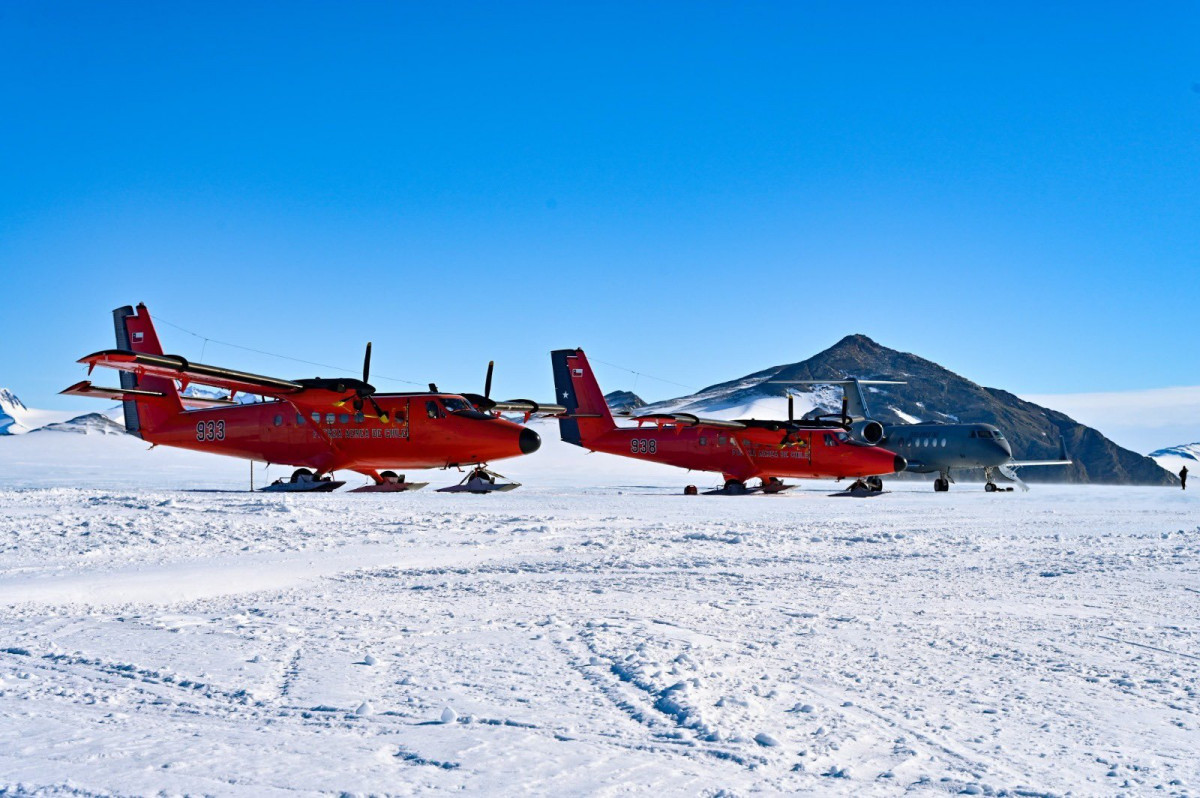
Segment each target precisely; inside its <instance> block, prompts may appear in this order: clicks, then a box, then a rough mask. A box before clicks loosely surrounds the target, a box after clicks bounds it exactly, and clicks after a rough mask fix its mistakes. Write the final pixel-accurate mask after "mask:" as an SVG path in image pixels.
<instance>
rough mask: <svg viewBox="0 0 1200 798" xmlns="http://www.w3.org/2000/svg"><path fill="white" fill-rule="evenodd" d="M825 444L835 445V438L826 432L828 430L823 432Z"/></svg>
mask: <svg viewBox="0 0 1200 798" xmlns="http://www.w3.org/2000/svg"><path fill="white" fill-rule="evenodd" d="M825 445H826V446H837V440H836V439H835V438H834V437H833V435H832V434H831V433H828V432H826V433H825Z"/></svg>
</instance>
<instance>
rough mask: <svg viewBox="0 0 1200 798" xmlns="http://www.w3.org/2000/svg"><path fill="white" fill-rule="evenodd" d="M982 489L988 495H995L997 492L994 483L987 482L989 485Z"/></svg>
mask: <svg viewBox="0 0 1200 798" xmlns="http://www.w3.org/2000/svg"><path fill="white" fill-rule="evenodd" d="M983 489H984V490H986V491H987V492H988V493H995V492H996V490H997V488H996V483H995V482H989V483H987V484H986V485H984V486H983Z"/></svg>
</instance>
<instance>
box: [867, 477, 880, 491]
mask: <svg viewBox="0 0 1200 798" xmlns="http://www.w3.org/2000/svg"><path fill="white" fill-rule="evenodd" d="M867 487H868V488H870V489H871V490H873V491H875V492H876V493H879V492H881V491H882V490H883V479H881V478H880V477H867Z"/></svg>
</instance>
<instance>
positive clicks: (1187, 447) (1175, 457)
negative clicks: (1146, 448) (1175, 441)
mask: <svg viewBox="0 0 1200 798" xmlns="http://www.w3.org/2000/svg"><path fill="white" fill-rule="evenodd" d="M1149 456H1150V457H1151V458H1152V459H1153V460H1154V462H1156V463H1158V464H1159V465H1160V466H1162V467H1163V468H1165V469H1167V470H1168V471H1170V472H1171V473H1172V474H1178V473H1179V469H1181V468H1183V467H1184V466H1187V470H1188V472H1189V473H1194V474H1196V478H1197V479H1200V441H1197V442H1196V443H1183V444H1180V445H1179V446H1168V447H1167V448H1165V449H1159V450H1157V451H1153V452H1150V455H1149Z"/></svg>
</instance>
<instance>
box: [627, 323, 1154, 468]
mask: <svg viewBox="0 0 1200 798" xmlns="http://www.w3.org/2000/svg"><path fill="white" fill-rule="evenodd" d="M845 377H859V378H862V379H895V380H904V381H905V382H906V384H905V385H881V386H871V387H870V388H869V390H868V391H867V394H866V396H867V404H868V407H869V409H870V411H871V414H872V415H873V416H874V417H875V418H878V419H879V420H880V421H883V422H885V423H903V422H910V423H911V422H914V421H945V422H955V421H963V422H981V423H987V424H995V425H996V426H998V427H999V428H1000V429H1002V430H1004V433H1005V435H1007V436H1008V439H1009V441H1010V442H1011V444H1012V447H1013V455H1014V457H1016V458H1017V459H1019V460H1052V459H1057V458H1058V456H1059V440H1060V439H1061V440H1063V441H1064V442H1065V444H1066V448H1067V453H1068V455H1069V456H1070V458H1071V459H1072V460H1074V464H1073V465H1070V466H1062V467H1058V466H1055V467H1047V468H1030V469H1026V470H1024V471H1022V472H1021V476H1022V478H1023V479H1026V480H1028V481H1041V482H1091V483H1102V484H1122V485H1170V484H1175V482H1176V480H1175V478H1174V477H1173V475H1172V474H1170V473H1168V472H1167V471H1165V470H1164V469H1163V468H1161V467H1160V466H1159V465H1158V464H1157V463H1156V462H1155V461H1154V460H1152V459H1151V458H1149V457H1145V456H1143V455H1140V454H1138V453H1136V452H1131V451H1129V450H1128V449H1123V448H1121V447H1120V446H1118V445H1117V444H1115V443H1113V442H1112V441H1110V440H1109V439H1108V438H1106V437H1104V435H1102V434H1101V433H1100V432H1098V431H1096V430H1094V429H1092V428H1091V427H1087V426H1084V425H1083V424H1080V423H1078V422H1076V421H1075V420H1073V419H1071V418H1070V417H1068V416H1067V415H1065V414H1063V413H1060V412H1058V411H1056V410H1052V409H1050V408H1046V407H1042V406H1040V405H1036V404H1034V403H1032V402H1027V401H1025V400H1024V399H1021V398H1020V397H1018V396H1015V395H1013V394H1011V393H1009V392H1008V391H1004V390H1001V389H999V388H986V387H984V386H981V385H978V384H976V383H974V382H972V381H970V380H968V379H966V378H965V377H961V376H959V375H958V374H955V373H954V372H952V371H949V370H948V369H945V368H942V367H941V366H939V365H938V364H936V363H933V362H932V361H929V360H925V359H924V358H921V357H918V356H916V355H913V354H909V353H907V352H899V351H897V350H895V349H889V348H887V347H886V346H882V345H880V344H878V343H876V342H875V341H873V340H871V339H870V338H868V337H867V336H865V335H848V336H846V337H845V338H843V339H842V340H840V341H838V342H837V343H836V344H834V345H833V346H831V347H830V348H828V349H826V350H825V351H823V352H820V353H818V354H816V355H814V356H813V357H810V358H808V359H807V360H802V361H800V362H797V363H790V364H786V365H781V366H772V367H771V368H767V369H763V370H762V371H756V372H754V373H753V374H749V375H747V376H745V377H741V378H738V379H736V380H730V381H728V382H722V383H718V384H716V385H712V386H709V387H707V388H704V389H703V390H701V391H697V392H696V393H694V394H691V395H689V396H683V397H679V398H677V399H672V400H669V401H666V402H658V403H655V404H652V405H648V406H646V407H645V408H644V411H645V412H656V411H659V412H661V411H666V410H673V411H684V412H689V413H697V414H701V415H710V416H715V417H719V418H728V417H732V416H733V415H737V414H739V413H741V414H747V415H749V414H753V413H757V412H763V411H764V410H765V411H767V412H770V413H771V414H772V415H771V416H770V417H775V418H778V417H781V416H782V415H783V414H784V412H785V411H784V410H783V408H784V407H785V402H786V400H785V399H784V397H785V396H786V395H787V392H788V390H789V388H790V389H791V390H792V391H793V392H795V393H796V394H797V402H796V404H797V414H798V415H801V414H804V413H806V412H807V413H809V414H812V413H814V412H824V413H829V412H836V411H837V410H838V409H839V408H840V405H841V398H842V392H841V389H840V388H836V387H833V386H811V388H812V390H805V389H806V388H808V387H809V386H788V385H782V384H778V383H775V382H773V381H774V380H820V379H841V378H845ZM764 415H765V413H764ZM885 445H886V444H885Z"/></svg>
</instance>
